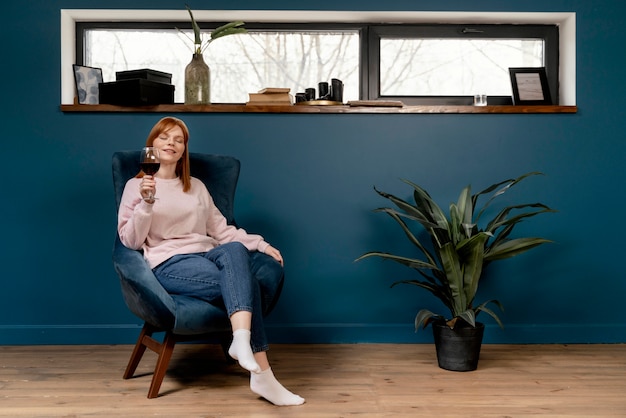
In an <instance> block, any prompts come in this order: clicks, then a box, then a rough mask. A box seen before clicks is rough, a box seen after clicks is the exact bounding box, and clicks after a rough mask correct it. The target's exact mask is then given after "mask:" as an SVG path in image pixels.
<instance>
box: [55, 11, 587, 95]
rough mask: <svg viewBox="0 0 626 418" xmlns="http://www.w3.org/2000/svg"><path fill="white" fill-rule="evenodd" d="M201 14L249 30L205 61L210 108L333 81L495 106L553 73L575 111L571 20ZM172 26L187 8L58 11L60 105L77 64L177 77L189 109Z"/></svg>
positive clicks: (562, 16)
mask: <svg viewBox="0 0 626 418" xmlns="http://www.w3.org/2000/svg"><path fill="white" fill-rule="evenodd" d="M194 14H195V16H196V19H197V20H198V21H199V22H209V23H204V24H203V25H202V26H203V29H204V30H207V31H208V30H210V29H212V28H213V27H216V26H217V25H218V24H219V23H210V22H212V21H219V22H226V21H232V20H238V19H241V20H244V21H245V22H246V27H247V28H248V30H249V33H248V34H245V35H237V36H233V37H226V38H223V39H220V40H218V41H217V42H214V43H213V44H211V46H210V47H209V49H208V50H207V51H206V52H205V60H206V61H207V63H208V64H209V66H210V67H211V71H212V77H211V78H212V90H213V91H212V101H213V102H214V103H242V102H245V101H246V100H247V93H248V92H253V91H255V90H259V89H261V88H263V87H273V86H285V87H290V88H291V89H292V92H293V93H296V92H298V91H303V90H304V88H307V87H316V85H317V83H318V82H320V81H330V78H340V79H342V80H343V81H344V83H345V90H344V100H345V101H347V100H354V99H378V98H383V99H394V98H398V99H399V100H402V101H404V102H405V103H406V104H437V105H440V104H444V105H445V104H470V103H471V99H470V98H471V96H472V95H473V94H475V93H479V92H480V93H485V94H488V95H489V96H490V103H493V102H492V100H491V99H492V98H497V99H498V100H502V103H505V102H506V101H507V100H509V101H510V96H511V87H510V80H509V77H508V67H511V66H545V67H546V70H547V73H548V78H549V83H550V92H551V94H552V96H553V102H555V103H559V104H561V105H575V104H576V71H575V70H576V68H575V64H576V54H575V45H576V42H575V41H576V31H575V28H576V16H575V13H558V12H553V13H499V12H498V13H489V12H480V13H479V12H410V11H408V12H384V11H376V12H347V11H346V12H344V11H333V12H325V11H276V10H272V11H270V10H247V11H246V10H236V11H209V10H198V11H195V12H194ZM139 18H141V19H144V20H143V21H141V22H138V21H137V19H139ZM256 22H258V23H256ZM272 22H277V23H272ZM287 22H289V23H287ZM298 22H307V23H298ZM379 22H398V23H397V24H385V25H383V24H380V23H379ZM439 22H447V23H446V24H440V23H439ZM476 22H481V23H480V25H478V24H476ZM435 23H437V24H435ZM176 27H183V28H184V27H189V22H188V15H187V14H186V11H184V10H61V43H62V46H61V66H62V68H61V72H62V103H64V104H69V103H72V101H73V97H74V92H73V79H72V74H71V64H73V63H77V64H83V65H89V66H96V67H101V68H103V72H104V77H105V81H112V80H114V78H115V72H116V71H123V70H128V69H138V68H153V69H156V70H162V71H165V72H169V73H171V74H172V76H173V77H172V78H173V82H174V84H176V85H177V88H176V98H175V101H176V102H182V101H183V99H182V97H181V96H180V95H182V91H183V88H182V86H183V80H182V79H183V72H184V67H185V65H186V64H187V63H188V62H189V60H190V56H191V48H190V45H189V43H190V41H189V40H183V39H182V38H181V35H180V33H179V32H178V31H177V30H176V29H175V28H176ZM155 37H156V38H155ZM185 43H187V45H185ZM164 52H165V53H164ZM68 68H69V69H68ZM485 74H487V75H485ZM485 80H488V83H484V82H485Z"/></svg>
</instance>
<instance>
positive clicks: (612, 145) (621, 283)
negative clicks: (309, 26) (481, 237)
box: [0, 0, 626, 344]
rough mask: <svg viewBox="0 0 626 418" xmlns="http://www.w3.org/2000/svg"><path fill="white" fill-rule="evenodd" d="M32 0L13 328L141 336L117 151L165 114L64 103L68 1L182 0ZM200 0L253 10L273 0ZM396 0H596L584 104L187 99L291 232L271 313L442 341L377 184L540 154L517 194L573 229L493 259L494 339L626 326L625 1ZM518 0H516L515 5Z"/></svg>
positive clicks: (14, 45) (197, 138)
mask: <svg viewBox="0 0 626 418" xmlns="http://www.w3.org/2000/svg"><path fill="white" fill-rule="evenodd" d="M84 3H85V2H81V1H50V0H33V1H14V0H9V2H8V4H5V5H4V6H3V12H4V13H3V17H2V25H0V35H1V36H2V38H3V39H4V42H3V43H2V47H1V48H2V49H1V51H2V54H1V55H2V60H3V64H2V65H1V66H0V74H1V75H2V77H1V78H0V79H1V80H2V83H3V93H2V100H0V109H1V112H0V115H2V121H3V123H2V128H1V130H0V132H2V137H3V141H2V143H3V144H4V147H3V152H2V154H3V155H4V160H5V162H4V164H5V168H6V172H5V174H6V176H5V180H6V181H5V186H4V187H5V192H4V193H3V196H4V197H3V199H2V204H1V205H0V220H1V222H2V225H3V239H2V242H3V244H2V251H0V261H1V265H2V269H1V270H0V281H1V283H2V287H1V290H0V344H38V343H65V344H68V343H69V344H72V343H78V344H81V343H85V344H91V343H129V342H132V341H133V340H134V338H135V336H136V332H137V326H138V322H139V321H138V320H137V319H136V318H134V317H133V316H132V315H131V314H130V313H129V311H128V310H127V309H126V307H125V306H124V304H123V301H122V298H121V295H120V291H119V285H118V282H117V277H116V276H115V273H114V271H113V268H112V265H111V248H112V243H113V237H114V233H115V225H116V214H115V208H114V201H113V191H112V187H111V169H110V162H111V154H112V153H113V152H114V151H116V150H120V149H137V148H139V147H140V146H141V145H142V144H143V143H144V140H145V137H146V135H147V133H148V130H149V128H150V127H151V126H152V125H153V124H154V123H155V122H156V121H157V120H158V119H159V118H160V117H162V116H163V115H161V114H135V113H130V114H121V113H109V114H107V113H100V114H78V113H63V112H61V111H60V107H59V104H60V81H59V80H60V35H59V30H60V13H59V10H60V9H62V8H85V7H92V8H133V9H141V8H167V9H182V8H183V7H184V2H178V1H165V0H162V1H148V0H131V1H108V0H107V1H103V0H98V1H92V2H89V5H88V6H86V5H85V4H84ZM196 3H197V4H194V3H193V2H192V3H191V6H192V8H196V9H199V8H206V9H231V8H241V9H254V8H259V6H258V4H257V2H256V1H241V2H237V3H236V6H234V5H233V4H232V3H231V2H230V1H226V0H222V1H211V2H209V1H205V2H202V3H200V2H196ZM505 3H506V4H504V2H502V1H497V0H492V1H490V0H476V1H473V2H471V3H468V2H467V1H460V0H459V1H443V0H442V1H438V2H432V1H429V2H426V1H417V0H413V1H387V2H384V4H383V6H384V7H385V8H386V9H388V10H444V11H454V10H470V9H471V11H567V12H576V13H577V57H578V58H577V105H578V112H577V113H576V114H571V115H564V114H548V115H536V114H535V115H445V114H434V115H280V114H179V115H178V116H180V117H182V118H184V120H185V121H186V122H187V123H188V125H189V127H190V129H191V134H192V139H191V148H192V150H193V151H197V152H211V153H221V154H230V155H234V156H236V157H238V158H239V159H240V160H241V161H242V164H243V165H242V173H241V179H240V185H239V189H238V202H237V206H236V212H237V218H238V221H239V222H240V223H241V224H242V225H245V226H246V227H247V229H248V230H251V231H254V232H258V233H261V234H263V235H265V236H266V237H267V239H268V240H269V241H270V242H271V243H272V244H274V245H275V246H277V247H278V248H280V249H281V250H282V252H283V254H284V256H285V259H286V273H287V280H288V281H287V283H286V287H285V289H284V293H283V295H282V298H281V300H280V302H279V305H278V307H277V309H276V310H275V312H274V313H273V314H272V315H271V316H270V318H269V319H268V328H269V332H270V335H271V337H272V340H273V341H274V342H319V343H326V342H428V341H431V338H432V337H431V335H430V332H429V331H427V332H420V333H417V334H415V333H414V332H413V330H412V321H413V317H414V315H415V313H416V311H417V310H418V309H420V308H422V307H431V308H433V309H438V308H439V306H438V305H437V303H435V302H434V301H433V300H432V298H431V297H430V295H428V294H426V293H424V292H421V291H419V290H418V289H416V288H409V287H405V288H394V289H389V284H390V283H391V282H392V281H393V280H394V279H398V278H409V277H411V272H410V271H409V270H408V269H402V268H401V267H395V266H392V265H390V264H388V263H383V262H381V261H379V260H367V261H364V262H361V263H354V262H353V260H354V259H355V258H356V257H357V256H359V255H360V254H362V253H363V252H365V251H368V250H372V249H389V250H397V251H402V250H406V251H408V250H409V248H408V247H407V244H406V243H405V242H404V241H405V240H404V237H403V236H402V235H401V234H400V232H399V231H398V230H397V229H396V228H395V226H394V225H392V224H391V223H390V221H389V220H387V219H386V218H385V217H384V216H383V215H381V214H375V213H372V209H374V208H375V207H378V206H380V205H383V204H385V203H386V202H383V201H381V198H380V197H378V196H377V195H376V194H375V193H374V191H373V189H372V186H374V185H376V186H378V187H379V188H381V189H383V190H386V191H390V192H394V193H398V194H403V193H404V194H406V192H407V190H406V188H405V187H403V185H402V183H401V182H400V181H399V179H400V178H408V179H411V180H413V181H415V182H417V183H419V184H422V185H424V186H425V187H426V188H427V189H428V190H430V191H432V194H433V195H434V197H435V198H436V199H437V200H439V201H441V202H442V203H443V204H444V205H445V206H447V202H449V201H452V200H453V199H456V195H457V193H458V191H459V189H460V188H461V187H463V186H464V185H466V184H467V183H472V184H473V185H474V186H475V188H476V189H479V188H482V187H484V186H487V185H489V184H491V183H492V182H494V181H496V180H500V179H503V178H507V177H511V176H516V175H519V174H521V173H524V172H526V171H531V170H538V171H542V172H544V173H545V174H546V176H545V177H541V178H533V179H531V180H529V181H528V182H527V184H525V185H520V187H519V189H518V190H517V191H516V193H514V194H512V195H511V197H510V198H509V199H512V202H520V201H542V202H544V203H547V204H549V205H550V206H552V207H554V208H556V209H558V210H559V213H557V214H550V215H546V216H544V217H543V218H541V219H540V218H535V219H533V220H531V221H529V222H527V223H526V224H525V225H524V228H523V229H520V232H524V233H527V234H536V235H540V236H545V237H548V238H551V239H553V240H554V241H555V243H554V244H550V245H547V246H544V247H540V248H539V249H536V250H533V251H531V252H530V253H527V254H525V255H522V256H520V257H518V258H515V259H512V260H507V261H504V262H501V263H500V264H499V265H498V264H494V265H493V266H492V267H493V269H492V270H491V271H490V274H489V275H488V277H487V280H485V283H484V287H482V289H481V293H480V296H481V298H497V299H499V300H501V302H502V303H503V304H504V306H505V308H506V312H505V313H504V314H502V319H503V321H504V322H505V326H506V328H505V329H504V330H500V329H499V328H497V326H495V324H494V323H493V322H492V321H491V320H490V319H488V318H483V319H485V320H486V322H487V324H488V326H489V329H488V332H487V336H486V341H487V342H493V343H508V342H516V343H546V342H548V343H549V342H593V343H602V342H626V332H625V331H626V314H625V313H624V308H623V303H622V301H623V297H624V295H625V294H626V280H625V279H626V277H624V273H623V270H622V267H621V266H622V262H623V260H622V257H623V255H622V252H623V250H624V244H623V237H624V236H626V223H625V222H624V221H623V220H622V216H623V213H624V207H626V199H625V198H624V191H623V190H624V187H623V181H624V177H625V171H624V169H623V167H622V164H623V162H624V156H625V155H626V149H625V148H626V141H625V140H624V133H623V126H624V105H623V101H624V97H626V94H625V91H624V90H625V89H624V76H623V74H624V67H625V64H626V63H625V62H624V61H625V59H624V47H623V45H624V43H625V41H626V32H625V31H624V30H623V28H624V23H625V22H624V19H623V16H624V14H625V13H626V6H624V5H622V3H620V2H617V1H613V0H611V1H609V0H600V1H598V0H595V1H589V0H586V1H583V0H568V1H565V0H560V1H559V0H555V1H551V2H549V5H548V2H545V1H543V0H541V1H540V0H526V1H510V2H505ZM262 4H263V6H261V7H262V8H267V9H289V8H297V9H313V8H314V9H321V10H333V9H337V10H376V9H379V8H380V7H381V3H380V1H378V0H376V1H374V0H358V1H356V0H354V1H326V0H320V1H317V2H315V3H312V4H310V5H309V4H306V3H304V2H303V3H301V4H297V5H296V4H294V2H291V1H289V2H287V1H279V0H266V1H264V2H262ZM503 4H504V5H503Z"/></svg>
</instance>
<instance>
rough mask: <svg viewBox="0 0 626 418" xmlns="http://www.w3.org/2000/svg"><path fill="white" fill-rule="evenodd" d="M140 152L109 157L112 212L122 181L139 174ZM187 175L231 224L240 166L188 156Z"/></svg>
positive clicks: (229, 161)
mask: <svg viewBox="0 0 626 418" xmlns="http://www.w3.org/2000/svg"><path fill="white" fill-rule="evenodd" d="M139 154H140V151H118V152H115V153H114V154H113V188H114V191H115V203H116V209H117V210H119V207H120V200H121V199H122V192H123V191H124V186H125V185H126V182H127V181H128V180H129V179H130V178H132V177H134V176H136V175H137V173H139ZM189 161H190V165H191V175H192V176H193V177H196V178H198V179H200V180H202V182H204V184H205V185H206V187H207V189H209V193H210V194H211V196H212V197H213V200H214V201H215V205H216V206H217V207H218V208H219V209H220V211H221V212H222V214H223V215H224V216H225V217H226V220H227V221H228V223H229V224H233V223H234V222H235V218H234V216H235V215H234V203H235V190H236V188H237V181H238V180H239V170H240V168H241V163H240V162H239V160H237V159H236V158H233V157H229V156H225V155H213V154H200V153H190V154H189Z"/></svg>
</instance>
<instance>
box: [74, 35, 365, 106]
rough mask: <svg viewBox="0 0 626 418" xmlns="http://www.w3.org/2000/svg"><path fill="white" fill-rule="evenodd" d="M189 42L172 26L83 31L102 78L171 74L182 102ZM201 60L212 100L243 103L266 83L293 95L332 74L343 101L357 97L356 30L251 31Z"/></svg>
mask: <svg viewBox="0 0 626 418" xmlns="http://www.w3.org/2000/svg"><path fill="white" fill-rule="evenodd" d="M188 36H189V37H190V38H192V34H191V33H189V34H188ZM191 47H192V42H191V41H190V39H187V38H185V37H184V36H183V35H182V34H181V33H179V32H178V31H176V30H117V29H116V30H113V29H107V30H103V29H97V30H96V29H92V30H88V31H87V32H86V38H85V51H86V52H85V65H89V66H93V67H100V68H102V70H103V76H104V81H114V80H115V72H116V71H125V70H134V69H141V68H150V69H153V70H158V71H164V72H167V73H170V74H172V83H173V84H174V85H175V86H176V89H175V98H174V100H175V102H177V103H182V102H184V88H183V86H184V69H185V66H186V65H187V64H188V63H189V61H190V60H191V55H192V49H191ZM204 59H205V61H206V63H207V64H208V65H209V67H210V69H211V101H212V102H213V103H245V102H246V101H248V93H250V92H255V91H258V90H260V89H262V88H264V87H289V88H291V93H292V94H295V93H297V92H300V91H302V92H303V91H304V89H305V88H307V87H314V88H316V89H317V85H318V83H319V82H321V81H328V82H330V80H331V78H338V79H340V80H342V81H343V82H344V85H345V86H344V101H347V100H353V99H358V97H359V71H358V66H359V34H358V31H320V32H318V31H315V32H313V31H308V32H284V31H280V32H279V31H272V32H267V31H262V32H261V31H257V32H254V31H250V32H249V33H247V34H242V35H233V36H227V37H224V38H220V39H218V40H216V41H215V42H213V43H211V45H210V46H209V47H208V49H207V50H206V51H205V52H204Z"/></svg>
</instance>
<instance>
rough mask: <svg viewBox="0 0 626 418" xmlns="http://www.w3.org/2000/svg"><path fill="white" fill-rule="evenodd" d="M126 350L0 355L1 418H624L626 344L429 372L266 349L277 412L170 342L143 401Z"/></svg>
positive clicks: (336, 351)
mask: <svg viewBox="0 0 626 418" xmlns="http://www.w3.org/2000/svg"><path fill="white" fill-rule="evenodd" d="M131 348H132V347H130V346H126V345H123V346H27V347H24V346H4V347H0V416H2V417H93V416H96V417H149V416H163V417H255V418H261V417H272V418H273V417H298V418H300V417H304V418H308V417H311V418H324V417H352V416H356V417H376V418H378V417H437V418H439V417H528V416H546V417H626V345H622V344H617V345H567V346H566V345H484V346H483V349H482V353H481V359H480V363H479V367H478V370H476V371H473V372H464V373H462V372H450V371H445V370H442V369H439V368H438V366H437V362H436V357H435V353H434V347H433V346H432V345H430V344H417V345H412V344H348V345H274V346H272V348H271V350H270V351H269V355H270V360H271V361H272V363H273V369H274V372H275V374H276V376H277V377H278V379H279V380H280V381H281V382H282V383H283V384H284V385H285V386H287V387H288V388H289V389H291V390H292V391H294V392H296V393H298V394H299V395H301V396H303V397H305V398H306V400H307V402H306V404H304V405H302V406H296V407H276V406H273V405H271V404H269V403H268V402H266V401H264V400H261V399H259V398H258V397H256V396H255V395H254V394H253V393H252V392H250V390H249V387H248V375H247V373H245V372H244V371H243V370H242V369H240V368H239V366H238V365H232V364H227V363H226V362H225V361H224V357H223V354H222V352H221V349H220V348H219V347H217V346H207V345H179V346H177V347H176V349H175V351H174V357H173V358H172V362H171V364H170V369H169V371H168V374H167V375H166V377H165V380H164V382H163V386H162V387H161V396H160V397H158V398H156V399H147V398H146V394H147V390H148V386H149V383H150V378H151V375H150V373H151V370H152V367H153V366H154V361H155V359H156V356H155V355H154V354H153V353H151V352H147V353H146V355H145V356H144V359H143V361H142V363H141V364H140V365H139V369H138V374H139V376H138V377H136V378H133V379H130V380H122V378H121V376H122V373H123V371H124V368H125V366H126V361H127V360H128V356H129V355H130V352H131Z"/></svg>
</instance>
